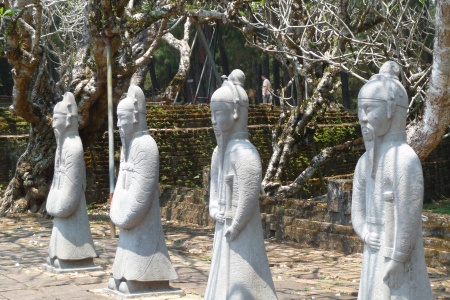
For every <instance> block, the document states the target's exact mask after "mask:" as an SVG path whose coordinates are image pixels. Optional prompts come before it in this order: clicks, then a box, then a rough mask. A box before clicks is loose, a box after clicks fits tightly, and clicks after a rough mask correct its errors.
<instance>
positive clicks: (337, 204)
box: [327, 179, 353, 225]
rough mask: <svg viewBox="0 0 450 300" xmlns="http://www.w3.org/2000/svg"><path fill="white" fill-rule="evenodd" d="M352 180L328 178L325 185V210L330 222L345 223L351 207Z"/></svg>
mask: <svg viewBox="0 0 450 300" xmlns="http://www.w3.org/2000/svg"><path fill="white" fill-rule="evenodd" d="M352 186H353V185H352V180H351V179H330V180H328V185H327V210H328V213H329V217H330V222H332V223H339V224H342V225H347V224H349V223H350V218H351V208H352Z"/></svg>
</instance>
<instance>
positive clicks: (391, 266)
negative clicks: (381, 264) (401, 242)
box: [383, 258, 405, 289]
mask: <svg viewBox="0 0 450 300" xmlns="http://www.w3.org/2000/svg"><path fill="white" fill-rule="evenodd" d="M386 259H388V260H389V262H388V263H387V267H386V273H385V275H384V277H383V280H384V282H385V283H386V284H387V285H388V286H389V287H390V288H391V289H398V288H400V287H401V286H402V284H403V273H404V271H405V266H404V265H403V263H401V262H399V261H396V260H393V259H390V258H386Z"/></svg>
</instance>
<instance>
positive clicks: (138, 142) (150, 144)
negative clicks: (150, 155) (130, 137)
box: [132, 134, 157, 149]
mask: <svg viewBox="0 0 450 300" xmlns="http://www.w3.org/2000/svg"><path fill="white" fill-rule="evenodd" d="M132 147H133V148H136V149H148V148H155V147H156V148H157V145H156V142H155V140H154V139H153V137H152V136H151V135H150V134H143V135H141V136H139V137H137V138H135V139H134V141H133V144H132Z"/></svg>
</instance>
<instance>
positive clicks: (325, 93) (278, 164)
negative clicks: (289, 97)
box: [262, 66, 348, 196]
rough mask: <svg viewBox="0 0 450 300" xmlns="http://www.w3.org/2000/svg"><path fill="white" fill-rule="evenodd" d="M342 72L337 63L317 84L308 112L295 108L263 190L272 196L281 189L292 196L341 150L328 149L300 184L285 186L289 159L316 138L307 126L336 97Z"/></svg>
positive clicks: (280, 138)
mask: <svg viewBox="0 0 450 300" xmlns="http://www.w3.org/2000/svg"><path fill="white" fill-rule="evenodd" d="M338 74H339V72H338V68H336V67H333V66H330V67H328V68H327V70H326V71H325V72H324V76H323V77H322V79H321V80H320V82H319V84H318V85H317V88H316V90H315V92H314V94H313V95H312V99H311V100H310V101H308V103H307V106H306V108H305V109H304V113H302V114H301V113H300V111H299V106H297V107H295V109H293V110H291V115H290V116H289V119H288V121H287V122H286V124H285V125H284V128H283V130H282V133H281V134H279V139H278V142H277V143H276V145H275V146H274V147H273V154H272V157H271V159H270V161H269V165H268V167H267V171H266V174H265V176H264V179H263V181H262V186H263V189H264V191H265V192H266V193H267V194H268V195H275V194H278V192H279V191H283V195H284V196H292V195H293V194H295V193H296V192H297V191H298V189H300V187H301V185H300V182H304V180H306V179H308V178H310V177H311V176H312V175H313V174H314V173H315V171H317V168H318V167H320V166H321V165H322V162H323V161H324V160H325V159H329V157H330V155H332V154H335V153H338V152H339V151H337V150H338V149H334V150H328V151H327V152H326V155H325V154H323V153H321V154H319V155H322V156H323V157H321V158H317V159H316V160H317V161H318V162H321V163H316V164H315V165H314V166H311V168H308V170H307V171H305V172H304V173H302V174H301V175H300V176H299V178H300V179H299V180H298V181H297V183H293V185H292V186H288V187H283V186H282V183H281V180H280V178H281V176H282V174H283V172H284V170H285V167H286V165H287V164H288V161H289V158H290V157H291V156H292V155H293V154H294V153H295V147H296V146H301V145H302V144H306V143H307V141H308V140H309V139H311V138H312V135H313V134H314V131H311V130H310V129H308V127H307V125H308V124H309V122H310V121H311V120H312V119H313V118H314V117H315V116H317V115H318V112H319V111H322V112H324V111H325V110H326V109H327V108H328V104H329V103H330V100H331V99H332V97H331V94H330V93H331V92H332V91H333V83H334V81H335V79H336V77H337V76H338ZM344 148H348V147H344ZM339 149H340V148H339ZM342 151H344V150H342Z"/></svg>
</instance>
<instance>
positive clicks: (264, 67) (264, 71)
mask: <svg viewBox="0 0 450 300" xmlns="http://www.w3.org/2000/svg"><path fill="white" fill-rule="evenodd" d="M269 65H270V64H269V55H267V54H264V55H263V57H262V66H261V67H262V69H261V72H262V75H265V76H266V77H267V79H269V80H270V67H269Z"/></svg>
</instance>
